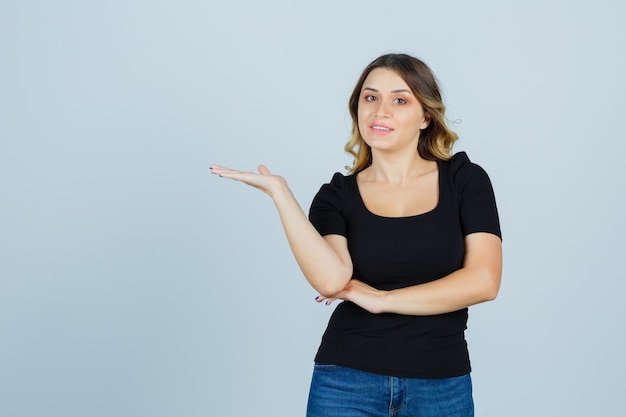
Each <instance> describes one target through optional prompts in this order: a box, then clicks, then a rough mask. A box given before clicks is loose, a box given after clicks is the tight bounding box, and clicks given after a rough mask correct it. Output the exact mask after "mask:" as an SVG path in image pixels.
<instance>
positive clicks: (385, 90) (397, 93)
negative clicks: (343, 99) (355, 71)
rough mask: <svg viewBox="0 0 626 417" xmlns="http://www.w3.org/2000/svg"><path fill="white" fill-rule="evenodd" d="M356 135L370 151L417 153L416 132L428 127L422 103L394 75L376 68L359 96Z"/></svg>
mask: <svg viewBox="0 0 626 417" xmlns="http://www.w3.org/2000/svg"><path fill="white" fill-rule="evenodd" d="M357 116H358V124H359V132H360V133H361V136H362V137H363V139H364V140H365V143H367V144H368V145H369V146H370V147H371V148H372V151H374V150H380V151H403V150H410V151H411V152H417V142H418V140H419V136H420V130H421V129H424V128H425V127H426V126H428V121H427V119H426V117H425V115H424V109H423V107H422V104H421V103H420V102H419V101H418V100H417V98H416V97H415V96H414V95H413V93H412V92H411V89H410V88H409V86H408V85H407V84H406V82H404V80H403V79H402V78H401V77H400V76H399V75H398V74H397V73H396V72H395V71H392V70H390V69H387V68H376V69H375V70H373V71H372V72H370V73H369V75H368V76H367V78H366V79H365V82H364V83H363V87H362V88H361V95H360V97H359V107H358V111H357Z"/></svg>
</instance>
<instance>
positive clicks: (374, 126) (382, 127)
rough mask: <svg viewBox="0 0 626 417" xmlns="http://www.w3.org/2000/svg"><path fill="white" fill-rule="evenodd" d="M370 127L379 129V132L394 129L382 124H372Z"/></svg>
mask: <svg viewBox="0 0 626 417" xmlns="http://www.w3.org/2000/svg"><path fill="white" fill-rule="evenodd" d="M370 128H371V129H373V130H377V131H379V132H391V131H392V130H393V129H391V128H390V127H387V126H381V125H371V126H370Z"/></svg>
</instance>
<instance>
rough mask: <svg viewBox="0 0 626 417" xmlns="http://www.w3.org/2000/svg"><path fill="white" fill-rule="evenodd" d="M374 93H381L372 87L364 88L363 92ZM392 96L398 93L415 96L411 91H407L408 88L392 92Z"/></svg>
mask: <svg viewBox="0 0 626 417" xmlns="http://www.w3.org/2000/svg"><path fill="white" fill-rule="evenodd" d="M366 90H367V91H373V92H375V93H379V91H378V90H377V89H375V88H372V87H363V91H366ZM391 93H392V94H397V93H409V94H413V92H412V91H411V90H407V89H406V88H401V89H398V90H391Z"/></svg>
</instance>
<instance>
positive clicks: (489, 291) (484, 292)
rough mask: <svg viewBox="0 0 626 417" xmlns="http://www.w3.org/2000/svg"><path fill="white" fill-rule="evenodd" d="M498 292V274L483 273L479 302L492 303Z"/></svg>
mask: <svg viewBox="0 0 626 417" xmlns="http://www.w3.org/2000/svg"><path fill="white" fill-rule="evenodd" d="M498 292H500V274H499V273H485V274H484V275H483V277H482V285H481V291H480V302H487V301H493V300H495V299H496V297H498Z"/></svg>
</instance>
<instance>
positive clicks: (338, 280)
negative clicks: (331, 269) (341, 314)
mask: <svg viewBox="0 0 626 417" xmlns="http://www.w3.org/2000/svg"><path fill="white" fill-rule="evenodd" d="M350 279H352V269H351V268H348V269H346V270H345V271H342V272H341V273H339V274H337V275H334V276H332V277H328V278H327V279H325V280H324V281H323V282H322V283H320V284H319V285H318V286H317V288H316V290H317V291H318V292H319V294H320V295H321V296H323V297H326V298H335V296H336V295H337V294H339V293H340V292H341V291H343V289H344V288H346V285H348V282H350Z"/></svg>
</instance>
